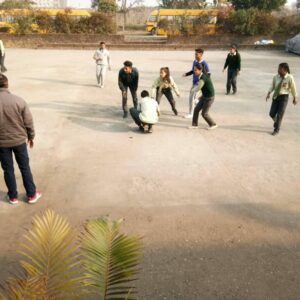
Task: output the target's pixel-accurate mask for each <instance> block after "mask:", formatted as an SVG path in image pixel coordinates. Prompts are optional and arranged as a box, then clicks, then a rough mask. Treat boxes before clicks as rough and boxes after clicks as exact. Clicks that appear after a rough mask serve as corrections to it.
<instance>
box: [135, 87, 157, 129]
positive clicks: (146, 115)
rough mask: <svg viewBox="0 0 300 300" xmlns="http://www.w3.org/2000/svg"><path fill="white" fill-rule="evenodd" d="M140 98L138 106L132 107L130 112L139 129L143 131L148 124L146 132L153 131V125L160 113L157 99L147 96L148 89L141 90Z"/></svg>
mask: <svg viewBox="0 0 300 300" xmlns="http://www.w3.org/2000/svg"><path fill="white" fill-rule="evenodd" d="M141 97H142V100H141V101H139V102H138V107H137V108H135V107H132V108H131V109H130V114H131V117H132V119H133V120H134V122H135V124H136V125H137V126H139V129H140V131H142V132H145V127H146V126H148V131H147V132H148V133H152V132H153V125H154V124H156V123H157V122H158V117H159V115H160V111H159V106H158V103H157V101H155V100H154V99H153V98H150V97H149V93H148V91H142V93H141Z"/></svg>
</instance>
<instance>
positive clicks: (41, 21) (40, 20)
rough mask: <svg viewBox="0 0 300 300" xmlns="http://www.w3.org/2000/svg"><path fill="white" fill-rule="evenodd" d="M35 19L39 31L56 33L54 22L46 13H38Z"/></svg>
mask: <svg viewBox="0 0 300 300" xmlns="http://www.w3.org/2000/svg"><path fill="white" fill-rule="evenodd" d="M34 19H35V22H36V24H37V25H38V27H39V29H40V30H42V31H45V32H47V33H48V32H51V31H54V20H53V18H51V16H50V15H49V14H48V13H47V12H45V11H39V10H38V11H36V12H35V14H34Z"/></svg>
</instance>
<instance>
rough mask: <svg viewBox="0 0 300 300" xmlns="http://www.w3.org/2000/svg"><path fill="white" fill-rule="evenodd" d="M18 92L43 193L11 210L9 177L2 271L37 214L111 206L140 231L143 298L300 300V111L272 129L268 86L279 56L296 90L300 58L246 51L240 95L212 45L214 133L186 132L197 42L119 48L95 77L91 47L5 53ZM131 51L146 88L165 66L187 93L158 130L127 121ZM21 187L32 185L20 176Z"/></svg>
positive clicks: (87, 212)
mask: <svg viewBox="0 0 300 300" xmlns="http://www.w3.org/2000/svg"><path fill="white" fill-rule="evenodd" d="M7 52H8V53H7V67H8V69H9V71H8V73H7V75H8V77H9V79H10V89H11V91H12V92H14V93H16V94H18V95H20V96H22V97H23V98H25V99H26V100H27V101H28V102H29V104H30V107H31V109H32V112H33V115H34V118H35V124H36V130H37V137H36V145H35V148H34V149H33V150H32V151H30V155H31V164H32V169H33V172H34V176H35V180H36V183H37V185H38V187H39V189H40V190H42V191H43V193H44V197H43V199H42V201H41V202H40V203H39V204H37V205H35V206H29V205H27V204H26V203H23V202H22V203H20V204H19V205H18V206H16V207H12V206H10V205H9V204H7V203H6V202H5V201H4V200H2V199H3V198H4V196H5V192H6V188H5V185H4V181H3V179H2V178H1V180H0V191H1V192H0V197H1V202H0V240H1V243H0V266H1V268H0V280H1V281H3V280H4V279H5V278H7V276H8V275H9V272H10V271H12V270H13V269H14V267H15V265H16V258H17V256H16V254H15V252H16V250H17V249H18V243H19V241H20V237H21V235H22V234H23V233H24V229H25V228H28V226H29V225H30V220H31V217H32V216H33V215H34V214H36V213H39V212H42V211H44V210H45V209H46V208H52V209H54V210H55V211H57V212H58V213H60V214H62V215H63V216H66V217H68V219H69V220H70V221H71V222H72V224H74V225H76V226H79V225H80V224H82V222H84V221H85V220H86V219H87V218H93V217H98V216H102V215H107V214H109V215H110V216H111V217H112V218H125V223H124V226H123V229H124V231H126V232H128V233H134V234H139V235H142V236H144V244H145V250H144V257H143V262H142V273H141V275H140V280H139V282H138V288H139V297H138V299H155V300H156V299H172V300H175V299H176V300H177V299H178V300H179V299H180V300H181V299H186V300H194V299H195V300H196V299H255V300H259V299H272V300H275V299H284V300H287V299H291V300H295V299H300V296H299V295H300V233H299V230H300V187H299V177H300V118H299V113H300V110H299V109H300V107H294V106H293V105H292V103H291V101H290V103H289V106H288V109H287V113H286V116H285V119H284V122H283V127H282V131H281V133H280V135H279V136H277V137H273V136H271V135H270V132H271V131H272V122H271V120H270V118H269V117H268V112H269V108H270V103H266V102H265V95H266V91H267V89H268V88H269V85H270V82H271V79H272V76H273V75H274V74H275V73H276V69H277V65H278V64H279V63H280V62H283V61H286V62H288V63H290V65H291V70H292V73H293V74H294V75H295V76H296V81H297V85H298V89H299V90H300V77H299V74H300V59H299V57H297V56H293V55H290V54H286V53H283V52H260V51H259V52H255V51H253V52H242V53H241V55H242V59H243V70H242V73H241V76H240V78H239V82H238V86H239V92H238V95H236V96H225V95H224V91H225V89H224V84H225V80H226V75H225V74H223V73H222V72H221V71H222V67H223V62H224V59H225V56H226V52H221V51H211V52H208V53H206V58H207V60H208V61H209V63H210V65H211V69H212V74H213V76H212V78H213V80H214V82H215V87H216V90H217V95H216V101H215V104H214V106H213V108H212V111H211V114H212V116H213V117H214V118H215V120H216V121H217V123H218V124H219V126H220V127H219V129H217V130H216V131H213V132H210V131H207V130H205V128H206V124H204V122H203V120H202V119H201V129H199V130H194V131H190V130H188V129H187V126H188V125H190V121H188V120H185V119H183V118H182V117H181V116H182V115H184V114H185V113H186V111H187V106H188V104H187V98H188V91H189V88H190V85H191V78H182V77H181V75H182V73H183V72H186V71H189V70H190V67H191V62H192V59H193V52H192V51H191V52H157V51H153V52H148V51H145V52H143V51H132V52H128V51H112V53H111V55H112V61H113V71H112V72H109V73H108V79H107V83H106V86H105V88H104V89H100V88H98V87H96V86H95V76H94V68H95V66H94V63H93V61H92V59H91V58H92V54H93V53H92V52H91V51H71V50H69V51H60V50H14V49H9V50H8V51H7ZM126 59H130V60H132V61H133V62H134V63H135V65H136V66H137V67H138V68H139V70H140V76H141V80H140V88H139V91H141V90H142V89H144V88H147V89H149V88H150V87H151V84H152V81H153V80H154V79H155V78H156V76H157V75H158V70H159V68H160V67H161V66H169V67H170V69H171V72H172V75H173V77H174V79H175V81H176V82H177V83H178V85H179V88H180V90H181V95H182V96H181V98H180V99H178V101H177V103H178V108H179V111H180V115H181V116H178V117H175V116H173V115H172V113H171V110H170V107H169V105H168V103H167V101H166V99H163V100H162V105H161V108H162V112H163V114H162V117H161V119H160V124H159V125H157V126H155V128H154V133H153V134H152V135H146V134H140V133H139V132H138V131H137V130H136V128H135V126H134V124H133V122H132V121H131V120H130V119H128V120H126V121H124V120H123V119H122V111H121V109H120V104H121V95H120V91H119V89H118V87H117V73H118V70H119V68H120V67H121V65H122V62H123V61H124V60H126ZM17 175H18V183H19V191H20V193H21V196H24V189H23V187H22V184H21V179H20V175H19V172H17Z"/></svg>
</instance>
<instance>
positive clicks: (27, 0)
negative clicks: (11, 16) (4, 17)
mask: <svg viewBox="0 0 300 300" xmlns="http://www.w3.org/2000/svg"><path fill="white" fill-rule="evenodd" d="M32 4H34V2H33V1H31V0H23V1H22V0H5V1H3V2H2V3H1V4H0V9H14V8H31V5H32Z"/></svg>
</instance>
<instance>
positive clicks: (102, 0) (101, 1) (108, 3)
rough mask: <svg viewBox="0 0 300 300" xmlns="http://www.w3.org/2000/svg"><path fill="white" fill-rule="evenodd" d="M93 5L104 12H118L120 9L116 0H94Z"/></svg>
mask: <svg viewBox="0 0 300 300" xmlns="http://www.w3.org/2000/svg"><path fill="white" fill-rule="evenodd" d="M92 7H93V8H96V9H97V10H98V11H100V12H103V13H116V11H117V9H118V6H117V4H116V1H115V0H93V1H92Z"/></svg>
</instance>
